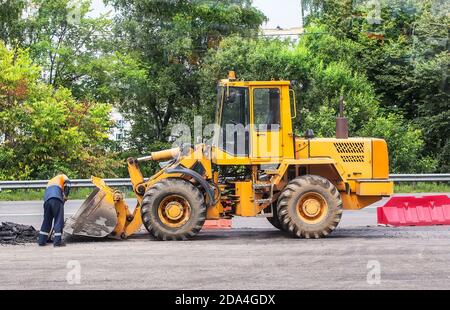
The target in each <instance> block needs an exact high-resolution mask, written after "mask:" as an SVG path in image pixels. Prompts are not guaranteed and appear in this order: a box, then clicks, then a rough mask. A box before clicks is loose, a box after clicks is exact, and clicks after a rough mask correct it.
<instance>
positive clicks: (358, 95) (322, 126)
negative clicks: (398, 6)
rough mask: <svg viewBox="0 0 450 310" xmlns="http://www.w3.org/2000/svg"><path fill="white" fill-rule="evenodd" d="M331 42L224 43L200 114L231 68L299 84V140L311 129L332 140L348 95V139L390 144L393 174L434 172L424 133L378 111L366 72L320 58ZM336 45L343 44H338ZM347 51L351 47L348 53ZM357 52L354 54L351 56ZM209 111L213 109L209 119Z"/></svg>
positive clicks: (209, 72) (210, 67)
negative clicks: (379, 140)
mask: <svg viewBox="0 0 450 310" xmlns="http://www.w3.org/2000/svg"><path fill="white" fill-rule="evenodd" d="M331 39H332V38H329V37H327V36H322V35H320V36H311V38H310V39H307V40H306V39H305V40H301V41H300V43H298V44H290V43H289V42H287V41H280V40H268V39H255V40H249V39H245V38H241V37H231V38H227V39H225V40H223V42H222V43H221V44H220V48H219V49H218V50H212V51H210V52H209V54H208V56H207V57H206V58H205V62H204V64H203V67H202V70H201V73H202V78H203V85H204V87H203V88H204V89H203V91H202V93H203V98H204V100H203V101H202V106H203V107H204V108H202V109H200V110H201V111H204V112H205V113H207V111H208V107H212V106H213V102H214V101H213V100H214V90H215V89H214V87H215V81H217V79H219V78H223V75H224V72H226V71H227V70H230V69H234V70H236V71H237V73H238V77H239V78H243V79H245V80H254V79H256V80H267V79H271V78H274V79H284V80H291V81H293V80H295V81H296V83H294V84H293V85H294V89H295V90H296V95H297V108H298V109H299V113H298V117H297V119H296V120H295V122H294V127H295V129H296V133H297V135H302V134H303V133H304V132H305V130H306V129H313V130H314V132H315V134H316V136H318V137H330V136H334V135H335V117H336V116H337V114H338V103H339V98H340V96H344V97H345V102H346V116H347V117H348V118H349V123H350V134H351V135H352V136H369V137H370V136H372V137H380V138H384V139H386V140H387V141H388V143H389V147H390V151H391V152H390V156H391V171H395V172H421V171H426V170H429V169H431V170H432V169H433V168H434V166H435V164H436V163H435V161H434V160H431V159H430V158H429V157H422V156H421V154H420V152H421V150H422V148H423V145H424V141H423V139H422V133H421V131H420V130H418V129H417V128H416V127H414V126H413V125H411V124H410V123H408V122H406V121H405V120H404V119H403V118H402V117H401V116H400V115H397V114H385V113H384V112H383V110H382V109H381V108H380V107H379V101H378V100H377V97H376V93H375V90H374V88H373V86H372V84H371V83H370V82H369V81H368V80H367V78H366V77H365V75H364V74H363V73H361V72H359V71H358V70H352V65H351V64H350V63H347V62H345V61H340V62H328V63H326V62H325V61H324V59H325V58H326V57H327V55H321V54H320V53H319V52H320V50H321V49H320V48H317V47H318V46H326V45H327V44H326V43H327V42H328V43H329V42H330V40H331ZM321 40H323V42H320V41H321ZM335 40H338V41H339V39H335ZM311 41H314V42H311ZM334 44H336V45H339V43H338V42H335V43H334ZM349 46H352V45H351V44H350V45H348V46H347V48H349ZM350 50H351V49H350ZM355 52H356V51H355V50H351V51H350V54H352V53H355ZM344 59H345V58H344ZM348 61H349V62H350V61H351V58H350V59H349V60H348ZM211 112H212V111H211V109H210V108H209V113H210V115H211ZM411 161H414V163H412V162H411Z"/></svg>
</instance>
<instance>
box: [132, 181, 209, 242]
mask: <svg viewBox="0 0 450 310" xmlns="http://www.w3.org/2000/svg"><path fill="white" fill-rule="evenodd" d="M141 215H142V222H143V223H144V226H145V228H146V229H147V230H148V232H149V233H150V234H151V235H152V236H153V237H154V238H156V239H157V240H164V241H169V240H188V239H190V238H192V237H194V236H195V235H197V234H198V233H199V232H200V230H201V229H202V227H203V224H204V223H205V219H206V205H205V200H204V197H203V195H202V193H201V192H200V190H199V189H198V188H197V187H195V186H194V185H193V184H192V183H190V182H188V181H186V180H183V179H175V178H169V179H164V180H161V181H159V182H157V183H156V184H154V185H153V186H152V187H151V188H149V189H148V190H147V192H146V193H145V195H144V198H143V200H142V208H141Z"/></svg>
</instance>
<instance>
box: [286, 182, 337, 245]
mask: <svg viewBox="0 0 450 310" xmlns="http://www.w3.org/2000/svg"><path fill="white" fill-rule="evenodd" d="M341 216H342V200H341V195H340V194H339V191H338V190H337V188H336V187H335V186H334V185H333V184H332V183H331V182H330V181H328V180H327V179H325V178H323V177H320V176H316V175H306V176H301V177H298V178H295V179H293V180H292V181H290V182H289V183H288V185H286V187H285V188H284V190H283V192H282V193H281V195H280V197H279V198H278V219H279V221H280V223H281V226H282V227H283V230H284V231H286V232H287V233H289V234H290V235H291V236H293V237H297V238H316V239H317V238H322V237H325V236H327V235H329V234H330V233H331V232H332V231H333V230H335V229H336V227H337V225H338V224H339V222H340V220H341Z"/></svg>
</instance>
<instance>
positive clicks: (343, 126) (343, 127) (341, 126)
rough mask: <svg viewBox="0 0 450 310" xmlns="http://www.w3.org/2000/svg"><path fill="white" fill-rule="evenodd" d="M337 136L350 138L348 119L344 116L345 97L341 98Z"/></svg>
mask: <svg viewBox="0 0 450 310" xmlns="http://www.w3.org/2000/svg"><path fill="white" fill-rule="evenodd" d="M336 138H337V139H348V119H347V118H346V117H344V97H343V96H341V98H340V99H339V116H338V117H336Z"/></svg>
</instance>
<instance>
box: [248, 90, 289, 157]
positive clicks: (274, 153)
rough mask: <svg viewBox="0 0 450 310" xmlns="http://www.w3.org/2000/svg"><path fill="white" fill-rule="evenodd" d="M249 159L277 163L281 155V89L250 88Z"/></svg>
mask: <svg viewBox="0 0 450 310" xmlns="http://www.w3.org/2000/svg"><path fill="white" fill-rule="evenodd" d="M250 97H251V100H250V102H251V105H250V106H251V117H250V122H251V126H250V136H251V152H250V154H251V159H252V161H264V162H277V161H279V160H280V158H281V155H282V135H281V115H280V111H281V88H280V87H268V86H267V87H266V86H261V87H260V86H258V87H252V88H251V96H250Z"/></svg>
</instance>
